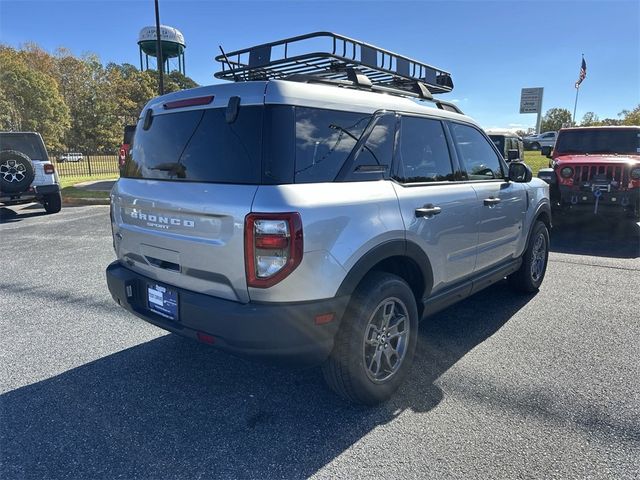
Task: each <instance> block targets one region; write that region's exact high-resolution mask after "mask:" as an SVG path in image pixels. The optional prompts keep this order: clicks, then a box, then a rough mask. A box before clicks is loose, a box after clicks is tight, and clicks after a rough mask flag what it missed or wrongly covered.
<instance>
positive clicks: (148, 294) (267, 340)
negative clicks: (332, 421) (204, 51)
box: [106, 33, 551, 404]
mask: <svg viewBox="0 0 640 480" xmlns="http://www.w3.org/2000/svg"><path fill="white" fill-rule="evenodd" d="M310 38H314V39H319V38H328V39H329V44H330V45H331V42H332V41H333V49H331V47H329V49H328V52H318V51H317V50H314V51H313V52H314V53H311V54H299V55H297V56H291V55H289V56H287V51H289V52H291V50H292V48H291V47H292V44H296V43H297V42H302V41H304V40H307V39H310ZM282 46H285V48H284V51H285V55H284V57H283V58H279V59H272V58H271V56H272V53H271V52H272V47H282ZM278 50H279V51H282V50H283V49H282V48H279V49H278ZM352 52H353V55H352V56H351V53H352ZM245 57H248V60H247V59H245ZM380 57H384V58H386V60H384V62H385V63H384V64H385V65H387V63H386V62H392V63H393V65H395V66H394V70H393V71H391V70H389V69H388V67H381V66H380V65H377V64H376V62H377V60H376V58H380ZM389 59H390V60H389ZM218 60H219V61H221V62H222V65H223V67H222V71H220V72H218V73H217V74H216V75H217V76H218V78H225V79H231V80H235V82H234V83H230V84H220V85H214V86H208V87H201V88H197V89H193V90H185V91H181V92H175V93H171V94H168V95H165V96H162V97H159V98H156V99H153V100H151V101H150V102H149V103H148V104H147V105H146V106H145V108H144V110H143V111H142V113H141V117H140V120H139V122H138V125H137V127H136V132H135V136H134V140H133V145H132V148H131V150H130V152H129V155H128V156H127V161H126V164H125V167H124V171H123V173H122V177H121V178H120V179H119V180H118V182H117V183H116V185H115V187H114V189H113V191H112V194H111V220H112V227H113V244H114V248H115V251H116V255H117V261H115V262H114V263H112V264H111V265H109V266H108V268H107V272H106V275H107V282H108V286H109V290H110V292H111V295H112V296H113V298H114V300H115V301H116V302H117V303H118V304H120V305H121V306H122V307H124V308H126V309H127V310H129V311H130V312H132V313H133V314H135V315H137V316H139V317H140V318H142V319H144V320H146V321H148V322H150V323H152V324H154V325H157V326H160V327H162V328H164V329H166V330H168V331H171V332H175V333H177V334H180V335H184V336H186V337H191V338H193V339H197V340H199V341H201V342H205V343H208V344H211V345H213V346H215V347H219V348H221V349H223V350H226V351H229V352H233V353H238V354H243V355H249V356H258V357H271V358H289V359H293V360H294V361H295V362H296V363H297V364H321V365H322V369H323V372H324V376H325V379H326V381H327V382H328V384H329V385H330V386H331V388H333V390H335V391H336V392H337V393H338V394H340V395H341V396H343V397H344V398H346V399H348V400H350V401H353V402H359V403H365V404H375V403H378V402H381V401H384V400H385V399H387V398H388V397H389V396H390V395H391V394H392V393H393V392H394V391H395V390H396V389H397V388H398V386H399V385H400V383H401V382H402V381H403V379H404V378H405V377H406V375H407V373H408V372H409V369H410V366H411V363H412V360H413V357H414V352H415V349H416V341H417V336H418V321H419V319H420V318H422V317H424V316H426V315H429V314H432V313H434V312H436V311H438V310H441V309H443V308H445V307H447V306H449V305H451V304H453V303H455V302H457V301H459V300H461V299H463V298H465V297H468V296H469V295H471V294H473V293H475V292H478V291H479V290H481V289H483V288H485V287H487V286H489V285H491V284H492V283H494V282H497V281H500V280H502V279H504V278H505V277H508V278H509V280H510V281H511V283H512V285H513V286H514V287H516V288H517V289H519V290H523V291H526V292H534V291H536V290H537V289H538V288H539V287H540V284H541V282H542V280H543V278H544V275H545V268H546V265H547V256H548V246H549V228H550V222H551V211H550V206H549V198H548V186H547V184H546V183H545V182H543V181H541V180H539V179H537V178H534V179H532V178H531V170H529V169H528V167H526V166H525V165H524V164H523V163H519V162H512V163H511V164H510V165H509V166H508V167H507V164H506V163H505V162H504V159H503V158H502V155H501V153H500V152H499V151H498V150H497V149H496V147H495V145H494V144H493V142H491V140H489V138H487V136H486V135H485V134H484V133H483V131H482V130H481V129H480V128H479V127H478V125H477V124H476V123H475V122H474V121H473V120H471V119H470V118H469V117H467V116H465V115H463V114H462V113H460V111H459V110H458V109H457V108H456V107H455V105H453V104H449V103H445V102H442V101H439V100H435V99H434V98H433V96H432V93H440V92H447V91H450V90H451V89H452V86H453V84H452V81H451V78H450V76H449V74H448V73H446V72H444V71H442V70H439V69H436V68H434V67H431V66H428V65H426V64H422V63H419V62H416V61H414V60H411V59H408V58H406V57H402V56H399V55H396V54H392V53H390V52H388V51H386V50H382V49H379V48H377V47H373V46H371V45H368V44H365V43H362V42H358V41H356V40H351V39H348V38H346V37H342V36H339V35H335V34H329V33H315V34H309V35H306V36H302V37H296V38H292V39H287V40H283V41H281V42H275V43H273V44H268V45H260V46H257V47H252V48H249V49H247V50H242V51H238V52H233V53H229V54H228V56H227V55H221V56H220V57H218ZM296 71H297V72H299V73H298V74H296V73H294V72H296ZM410 72H414V73H413V75H415V78H414V77H412V76H411V75H409V73H410Z"/></svg>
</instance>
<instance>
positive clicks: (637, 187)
mask: <svg viewBox="0 0 640 480" xmlns="http://www.w3.org/2000/svg"><path fill="white" fill-rule="evenodd" d="M543 148H544V147H543ZM542 153H543V154H546V155H547V156H548V157H549V158H550V159H551V168H548V169H542V170H540V172H539V173H538V176H539V177H540V178H543V179H544V180H545V181H547V182H548V183H549V184H550V185H551V197H552V201H553V205H554V206H555V207H557V208H558V209H559V210H560V211H563V212H582V213H589V214H595V215H597V214H599V213H607V214H611V213H626V215H627V216H629V217H633V218H640V126H639V127H609V126H607V127H581V128H565V129H562V130H560V132H559V133H558V141H557V142H556V144H555V147H554V148H553V150H552V151H551V148H549V147H547V148H544V150H543V152H542Z"/></svg>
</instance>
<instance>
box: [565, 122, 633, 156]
mask: <svg viewBox="0 0 640 480" xmlns="http://www.w3.org/2000/svg"><path fill="white" fill-rule="evenodd" d="M555 153H556V154H569V153H577V154H581V153H620V154H637V153H640V129H631V128H629V129H626V128H625V129H585V130H566V131H564V132H561V133H560V135H559V136H558V140H557V141H556V145H555Z"/></svg>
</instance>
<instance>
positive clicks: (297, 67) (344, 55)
mask: <svg viewBox="0 0 640 480" xmlns="http://www.w3.org/2000/svg"><path fill="white" fill-rule="evenodd" d="M328 40H330V42H328ZM318 45H320V47H321V48H318ZM310 46H312V48H309V47H310ZM305 47H306V48H305ZM296 52H302V53H296ZM216 61H218V62H220V66H221V70H220V71H219V72H217V73H216V74H215V76H216V78H220V79H225V80H232V81H238V80H239V79H241V80H244V81H247V80H258V79H262V80H268V79H281V78H284V77H286V76H287V75H291V74H293V73H305V74H313V75H319V76H331V77H332V78H335V79H341V80H348V79H349V75H351V74H350V73H349V71H350V70H349V69H356V70H357V71H358V72H359V73H361V74H363V75H365V76H366V77H368V80H369V82H370V83H371V84H372V85H374V86H375V85H377V86H382V87H385V88H388V89H389V91H390V92H392V91H393V90H396V91H397V92H396V93H397V94H401V95H402V94H406V93H415V88H416V82H420V83H421V84H424V86H425V87H426V88H427V91H428V92H429V95H430V94H433V93H446V92H450V91H451V90H453V81H452V80H451V75H450V74H449V72H446V71H444V70H442V69H439V68H436V67H433V66H431V65H428V64H426V63H422V62H419V61H417V60H413V59H411V58H409V57H405V56H403V55H398V54H396V53H393V52H390V51H388V50H384V49H382V48H379V47H375V46H373V45H370V44H367V43H364V42H361V41H359V40H354V39H351V38H348V37H345V36H342V35H338V34H335V33H331V32H314V33H309V34H306V35H299V36H297V37H291V38H286V39H283V40H278V41H276V42H271V43H264V44H262V45H256V46H253V47H249V48H245V49H242V50H236V51H234V52H229V53H227V54H226V58H225V56H224V55H218V56H217V57H216ZM361 86H362V85H361ZM364 88H369V87H368V86H366V82H365V85H364Z"/></svg>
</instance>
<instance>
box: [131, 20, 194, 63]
mask: <svg viewBox="0 0 640 480" xmlns="http://www.w3.org/2000/svg"><path fill="white" fill-rule="evenodd" d="M138 46H139V47H140V70H149V57H154V58H155V59H156V68H158V65H159V64H161V65H162V70H163V71H164V72H165V73H167V74H169V73H170V72H171V71H172V70H178V71H179V72H180V73H182V74H183V75H186V74H185V68H184V49H185V48H186V47H187V46H186V44H185V43H184V35H182V32H180V30H178V29H177V28H173V27H168V26H166V25H160V48H161V50H162V52H161V53H162V55H158V48H157V43H156V27H144V28H143V29H142V30H140V35H138ZM143 54H144V62H145V63H144V64H143ZM159 59H160V60H159ZM145 65H146V66H145ZM152 67H153V65H152Z"/></svg>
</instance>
